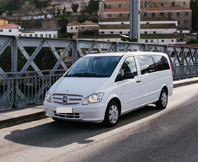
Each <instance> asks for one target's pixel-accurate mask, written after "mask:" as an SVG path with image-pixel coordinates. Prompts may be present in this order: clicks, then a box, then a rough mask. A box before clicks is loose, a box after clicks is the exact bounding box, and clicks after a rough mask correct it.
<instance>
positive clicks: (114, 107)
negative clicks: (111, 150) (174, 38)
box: [44, 52, 173, 126]
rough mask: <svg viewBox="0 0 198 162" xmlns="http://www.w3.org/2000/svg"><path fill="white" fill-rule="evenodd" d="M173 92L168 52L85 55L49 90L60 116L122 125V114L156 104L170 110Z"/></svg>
mask: <svg viewBox="0 0 198 162" xmlns="http://www.w3.org/2000/svg"><path fill="white" fill-rule="evenodd" d="M172 93H173V76H172V68H171V64H170V60H169V58H168V56H167V54H164V53H155V52H127V53H125V52H119V53H104V54H91V55H87V56H84V57H83V58H80V59H79V60H78V61H77V62H76V63H75V64H74V65H73V66H72V67H71V68H70V69H69V70H67V72H66V73H65V74H64V75H63V76H62V77H61V78H60V79H59V80H58V81H57V82H56V83H55V84H54V85H53V86H52V87H51V88H50V89H49V91H48V92H47V93H46V96H45V101H44V108H45V112H46V115H47V116H49V117H51V118H53V119H54V120H72V121H83V122H95V123H96V122H97V123H98V122H103V123H104V124H105V125H107V126H114V125H116V124H117V122H118V119H119V117H120V116H121V115H123V114H125V113H127V112H130V111H132V110H135V109H137V108H140V107H143V106H146V105H148V104H150V103H155V104H156V107H157V108H160V109H164V108H166V106H167V103H168V96H170V95H172Z"/></svg>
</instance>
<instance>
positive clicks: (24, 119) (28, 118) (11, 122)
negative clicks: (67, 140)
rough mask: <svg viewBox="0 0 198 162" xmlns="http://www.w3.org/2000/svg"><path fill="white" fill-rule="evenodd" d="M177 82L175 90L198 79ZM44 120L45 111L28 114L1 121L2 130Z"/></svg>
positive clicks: (194, 82)
mask: <svg viewBox="0 0 198 162" xmlns="http://www.w3.org/2000/svg"><path fill="white" fill-rule="evenodd" d="M176 82H177V83H175V84H173V88H178V87H181V86H186V85H190V84H196V83H198V79H197V80H189V81H186V82H184V81H176ZM44 118H48V117H47V116H45V111H44V110H43V111H41V112H37V113H32V114H28V115H24V116H20V117H15V118H10V119H6V120H2V121H0V129H3V128H7V127H11V126H15V125H19V124H23V123H28V122H32V121H36V120H40V119H44Z"/></svg>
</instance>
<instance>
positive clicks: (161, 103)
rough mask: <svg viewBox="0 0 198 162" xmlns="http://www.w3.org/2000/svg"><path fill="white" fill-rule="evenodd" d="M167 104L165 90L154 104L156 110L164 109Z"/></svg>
mask: <svg viewBox="0 0 198 162" xmlns="http://www.w3.org/2000/svg"><path fill="white" fill-rule="evenodd" d="M167 104H168V93H167V91H166V90H165V89H162V91H161V94H160V97H159V100H158V101H157V103H156V106H157V108H159V109H165V108H166V106H167Z"/></svg>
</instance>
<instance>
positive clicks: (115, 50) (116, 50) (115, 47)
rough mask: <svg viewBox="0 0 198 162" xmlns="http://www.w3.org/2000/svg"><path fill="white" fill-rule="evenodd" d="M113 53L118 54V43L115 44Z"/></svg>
mask: <svg viewBox="0 0 198 162" xmlns="http://www.w3.org/2000/svg"><path fill="white" fill-rule="evenodd" d="M113 51H114V52H118V42H115V46H114V49H113Z"/></svg>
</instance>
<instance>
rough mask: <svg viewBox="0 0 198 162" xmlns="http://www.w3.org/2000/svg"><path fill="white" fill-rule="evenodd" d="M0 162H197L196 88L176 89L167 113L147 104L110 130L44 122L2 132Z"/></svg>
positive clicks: (96, 126)
mask: <svg viewBox="0 0 198 162" xmlns="http://www.w3.org/2000/svg"><path fill="white" fill-rule="evenodd" d="M0 161H1V162H13V161H15V162H19V161H20V162H29V161H32V162H37V161H38V162H41V161H52V162H59V161H64V162H72V161H73V162H81V161H83V162H87V161H90V162H95V161H96V162H97V161H98V162H116V161H118V162H122V161H125V162H128V161H129V162H150V161H151V162H155V161H156V162H163V161H164V162H195V161H198V84H192V85H188V86H183V87H179V88H175V89H174V95H173V96H171V97H169V104H168V107H167V109H165V110H157V109H156V107H155V106H154V105H149V106H147V107H144V108H142V109H139V110H136V111H134V112H131V113H129V114H126V115H124V116H122V117H121V118H120V121H119V123H118V125H117V126H116V127H114V128H104V127H103V126H102V125H101V124H92V123H73V122H62V123H56V122H54V121H53V120H52V119H50V118H47V119H43V120H39V121H34V122H30V123H26V124H21V125H17V126H13V127H9V128H5V129H1V130H0Z"/></svg>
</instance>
